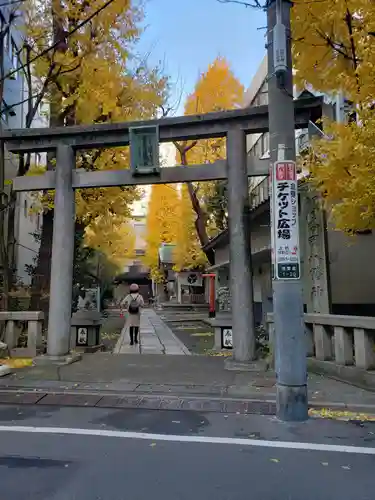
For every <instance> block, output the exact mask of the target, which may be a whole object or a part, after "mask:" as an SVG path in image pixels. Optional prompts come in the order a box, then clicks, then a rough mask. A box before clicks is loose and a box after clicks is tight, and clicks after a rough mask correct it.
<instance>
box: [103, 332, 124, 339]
mask: <svg viewBox="0 0 375 500" xmlns="http://www.w3.org/2000/svg"><path fill="white" fill-rule="evenodd" d="M100 336H101V338H102V339H106V340H115V339H117V338H118V337H119V336H120V333H106V332H104V333H101V334H100Z"/></svg>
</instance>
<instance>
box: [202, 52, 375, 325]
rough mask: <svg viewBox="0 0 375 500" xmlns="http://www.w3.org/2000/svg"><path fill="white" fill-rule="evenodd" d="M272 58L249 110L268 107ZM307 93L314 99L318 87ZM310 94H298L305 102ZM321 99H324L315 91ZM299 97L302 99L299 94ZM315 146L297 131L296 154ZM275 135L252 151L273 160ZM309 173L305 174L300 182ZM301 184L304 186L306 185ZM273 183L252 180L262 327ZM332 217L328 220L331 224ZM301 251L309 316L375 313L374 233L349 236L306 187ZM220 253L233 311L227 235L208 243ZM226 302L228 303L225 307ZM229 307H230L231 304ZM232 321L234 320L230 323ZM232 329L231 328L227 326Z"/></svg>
mask: <svg viewBox="0 0 375 500" xmlns="http://www.w3.org/2000/svg"><path fill="white" fill-rule="evenodd" d="M267 92H268V89H267V58H266V57H265V58H264V60H263V61H262V64H261V65H260V67H259V69H258V71H257V73H256V75H255V77H254V79H253V81H252V84H251V85H250V87H249V90H248V91H247V93H246V96H245V98H246V101H245V105H246V106H258V105H265V104H268V94H267ZM304 93H306V94H308V95H311V93H313V91H312V89H307V90H305V91H304ZM304 93H300V94H299V95H298V97H299V98H303V96H304ZM314 94H315V95H318V94H316V93H314ZM296 97H297V95H296ZM323 97H324V103H325V108H324V110H323V112H324V113H325V114H328V113H329V116H330V117H334V118H335V119H337V120H340V121H343V120H345V119H346V112H347V110H348V106H347V103H346V102H345V100H344V99H343V97H342V96H340V95H339V96H337V97H330V96H323ZM308 144H309V130H308V129H306V130H300V131H296V152H297V155H298V154H303V151H304V149H305V148H306V147H308ZM269 148H270V146H269V134H268V133H265V134H253V135H249V136H248V137H247V153H248V155H253V156H255V157H257V158H261V159H265V158H269V157H270V151H269ZM306 174H307V172H300V173H299V179H300V181H301V179H302V178H303V177H304V176H305V175H306ZM300 184H301V182H300ZM269 194H270V193H269V181H268V178H267V177H256V178H251V180H250V181H249V196H250V201H251V206H252V210H251V249H252V272H253V297H254V313H255V320H256V322H257V323H261V322H264V320H265V316H266V314H267V313H268V312H272V310H273V304H272V301H273V299H272V280H271V232H270V204H269ZM327 219H328V220H327ZM299 221H300V249H301V265H302V283H303V293H304V308H305V311H306V312H314V313H333V314H344V315H371V316H372V315H375V280H374V278H375V276H373V274H374V275H375V269H374V266H373V265H372V259H373V257H372V254H373V248H374V244H375V235H374V234H373V233H372V232H366V234H358V235H356V236H354V237H349V236H347V235H346V234H344V233H342V232H340V231H336V230H335V229H334V227H333V225H332V224H331V222H330V221H329V217H328V216H327V214H326V212H325V211H324V210H322V205H321V202H320V198H319V196H318V195H317V194H316V193H314V192H312V191H311V190H310V189H307V187H306V185H305V184H301V186H300V195H299ZM208 246H209V247H210V248H213V249H214V250H215V266H213V267H212V268H211V271H215V272H216V274H217V287H216V288H217V302H218V304H217V309H218V310H219V311H220V310H223V311H227V312H228V310H230V300H229V302H228V294H230V285H229V284H230V275H229V235H228V231H224V232H223V233H221V234H219V235H218V236H217V237H216V238H214V239H213V240H212V241H211V242H210V243H209V245H208ZM221 302H223V304H224V303H225V304H224V305H223V304H221ZM228 304H229V305H228ZM226 321H227V322H228V320H227V319H226ZM225 326H226V327H228V326H229V325H228V324H226V325H225Z"/></svg>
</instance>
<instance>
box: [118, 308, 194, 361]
mask: <svg viewBox="0 0 375 500" xmlns="http://www.w3.org/2000/svg"><path fill="white" fill-rule="evenodd" d="M114 354H178V355H189V354H190V351H189V350H188V349H187V347H186V346H185V345H184V344H183V343H182V342H181V341H180V340H179V339H178V338H177V337H176V335H175V334H174V333H173V332H172V330H171V329H170V328H169V327H168V326H167V325H166V324H165V323H164V322H163V320H162V319H161V318H160V317H159V316H158V315H157V314H156V312H155V311H154V310H153V309H144V310H143V311H142V314H141V326H140V343H139V344H138V345H134V346H131V345H130V344H129V332H128V329H125V328H123V330H122V332H121V335H120V338H119V340H118V342H117V345H116V347H115V349H114Z"/></svg>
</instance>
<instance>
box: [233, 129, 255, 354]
mask: <svg viewBox="0 0 375 500" xmlns="http://www.w3.org/2000/svg"><path fill="white" fill-rule="evenodd" d="M227 159H228V162H227V165H228V216H229V238H230V239H229V255H230V259H229V260H230V283H231V295H232V331H233V361H234V362H237V363H246V362H248V361H251V360H253V359H254V357H255V328H254V310H253V284H252V268H251V248H250V226H249V216H248V214H249V209H250V206H249V189H248V180H247V169H246V137H245V134H244V132H243V131H242V130H231V131H229V132H228V134H227Z"/></svg>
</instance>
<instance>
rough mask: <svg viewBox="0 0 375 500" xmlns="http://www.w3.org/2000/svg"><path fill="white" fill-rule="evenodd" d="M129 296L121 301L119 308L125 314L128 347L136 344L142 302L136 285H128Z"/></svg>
mask: <svg viewBox="0 0 375 500" xmlns="http://www.w3.org/2000/svg"><path fill="white" fill-rule="evenodd" d="M129 292H130V293H129V294H128V295H127V296H126V297H125V298H124V299H123V300H122V302H121V306H122V308H123V309H124V310H125V311H126V312H127V315H126V320H125V328H129V336H130V345H134V344H138V337H139V326H140V322H141V310H142V308H143V307H144V305H145V304H144V300H143V297H142V295H141V294H140V293H139V286H138V285H137V284H136V283H133V284H132V285H130V289H129Z"/></svg>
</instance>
